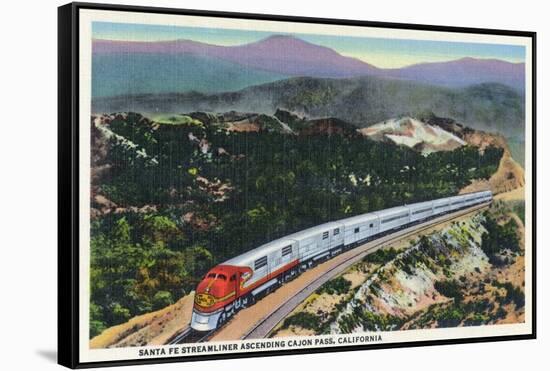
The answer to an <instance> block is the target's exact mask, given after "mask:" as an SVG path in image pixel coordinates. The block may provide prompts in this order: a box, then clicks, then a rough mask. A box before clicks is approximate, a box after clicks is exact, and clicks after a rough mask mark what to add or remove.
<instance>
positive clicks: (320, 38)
mask: <svg viewBox="0 0 550 371" xmlns="http://www.w3.org/2000/svg"><path fill="white" fill-rule="evenodd" d="M92 33H93V37H94V38H97V39H111V40H128V41H159V40H176V39H189V40H194V41H200V42H205V43H209V44H215V45H240V44H246V43H251V42H255V41H258V40H261V39H264V38H266V37H269V36H271V35H275V34H278V35H281V34H283V35H285V33H281V32H277V33H274V32H265V31H249V30H230V29H220V28H198V27H176V26H160V25H159V26H157V25H139V24H124V23H106V22H94V23H93V27H92ZM286 35H292V36H295V37H298V38H300V39H302V40H305V41H308V42H311V43H313V44H317V45H322V46H326V47H329V48H332V49H334V50H336V51H337V52H338V53H340V54H342V55H345V56H349V57H355V58H358V59H361V60H363V61H365V62H367V63H370V64H373V65H375V66H377V67H382V68H396V67H403V66H407V65H411V64H415V63H421V62H441V61H448V60H454V59H459V58H463V57H474V58H496V59H502V60H505V61H509V62H524V59H525V49H524V47H522V46H515V45H497V44H478V43H465V42H446V41H424V40H400V39H382V38H370V37H355V36H332V35H310V34H286Z"/></svg>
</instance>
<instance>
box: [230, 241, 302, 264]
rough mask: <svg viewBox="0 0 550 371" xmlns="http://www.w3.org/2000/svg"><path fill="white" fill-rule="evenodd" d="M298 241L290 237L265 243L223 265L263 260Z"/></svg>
mask: <svg viewBox="0 0 550 371" xmlns="http://www.w3.org/2000/svg"><path fill="white" fill-rule="evenodd" d="M295 242H296V241H294V240H292V239H289V238H288V236H285V237H282V238H279V239H277V240H274V241H271V242H268V243H265V244H263V245H260V246H258V247H256V248H254V249H252V250H249V251H247V252H245V253H243V254H241V255H237V256H235V257H234V258H231V259H229V260H227V261H225V262H223V263H222V264H223V265H242V264H243V263H245V262H248V261H254V260H256V259H259V258H261V257H262V256H265V255H268V254H270V253H272V252H273V251H276V250H280V249H282V248H283V247H285V246H288V245H292V244H293V243H295Z"/></svg>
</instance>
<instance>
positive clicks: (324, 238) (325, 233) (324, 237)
mask: <svg viewBox="0 0 550 371" xmlns="http://www.w3.org/2000/svg"><path fill="white" fill-rule="evenodd" d="M327 238H328V232H323V240H326V239H327Z"/></svg>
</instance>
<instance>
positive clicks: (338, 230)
mask: <svg viewBox="0 0 550 371" xmlns="http://www.w3.org/2000/svg"><path fill="white" fill-rule="evenodd" d="M337 234H340V228H334V235H335V236H336V235H337Z"/></svg>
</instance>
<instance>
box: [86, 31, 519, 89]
mask: <svg viewBox="0 0 550 371" xmlns="http://www.w3.org/2000/svg"><path fill="white" fill-rule="evenodd" d="M92 48H93V54H94V74H95V75H94V80H95V81H96V84H95V85H94V87H95V89H94V92H93V95H94V96H107V95H108V94H114V95H117V92H118V94H127V93H128V88H131V89H132V91H133V92H134V93H151V91H146V90H144V87H146V86H147V85H148V84H150V83H149V82H148V81H149V80H154V79H156V80H157V81H164V80H167V81H170V80H172V81H176V82H179V83H180V86H174V85H175V84H174V83H171V84H167V86H166V88H165V89H164V90H163V91H162V92H166V93H168V92H184V91H186V90H190V89H193V90H197V91H200V92H204V93H213V92H222V91H228V90H236V89H238V88H243V87H246V86H250V85H255V84H259V83H265V82H270V81H276V80H278V79H281V78H287V77H295V76H307V77H325V78H352V77H360V76H377V77H383V78H388V79H398V80H410V81H419V82H428V83H430V84H434V85H439V86H446V87H465V86H468V85H471V84H478V83H485V82H494V83H501V84H504V85H507V86H509V87H511V88H513V89H515V90H518V91H520V92H521V91H523V89H524V80H525V73H524V70H525V65H524V63H510V62H506V61H502V60H497V59H475V58H469V57H468V58H462V59H458V60H454V61H448V62H435V63H421V64H416V65H412V66H407V67H403V68H397V69H383V68H377V67H375V66H373V65H372V64H369V63H367V62H365V61H363V60H359V59H357V58H352V57H347V56H344V55H341V54H339V53H338V52H336V51H335V50H333V49H331V48H328V47H324V46H320V45H316V44H313V43H310V42H307V41H304V40H302V39H300V38H297V37H294V36H286V35H274V36H270V37H268V38H265V39H262V40H260V41H257V42H253V43H249V44H243V45H236V46H222V45H213V44H207V43H201V42H197V41H192V40H184V39H181V40H171V41H154V42H139V41H117V40H102V39H94V40H93V44H92ZM135 56H139V58H135ZM180 59H182V60H180ZM197 60H199V61H202V62H204V63H205V64H206V65H208V66H209V67H208V70H206V69H205V71H202V72H205V73H203V74H201V76H202V77H203V79H205V80H206V81H208V80H213V81H212V83H208V82H207V83H205V84H203V85H193V84H191V83H185V81H186V79H185V78H183V77H182V76H185V75H186V73H187V75H190V74H191V75H193V73H190V72H189V73H188V72H186V71H194V68H195V67H196V65H197V63H195V64H193V63H191V64H190V65H189V66H190V67H188V65H187V64H186V63H185V61H191V62H196V61H197ZM217 64H220V65H221V66H220V67H219V68H218V67H217ZM152 66H155V69H153V70H152V69H151V67H152ZM122 68H126V70H131V71H133V73H132V74H131V76H128V79H127V83H126V84H119V86H121V88H119V89H118V91H117V90H116V89H115V90H114V91H104V89H101V83H102V81H103V80H102V79H103V78H104V77H103V75H102V72H104V71H111V70H117V69H122ZM228 69H230V70H231V72H232V73H233V76H234V77H236V76H237V75H239V74H244V75H246V76H247V77H245V78H243V77H238V78H237V80H239V79H240V80H241V83H240V84H234V85H232V86H227V85H224V84H216V83H215V80H216V79H217V78H223V75H224V72H225V71H227V70H228ZM159 74H160V76H159ZM165 75H166V76H171V79H170V78H168V77H167V78H164V77H163V76H165ZM195 75H196V74H195ZM244 82H246V83H244ZM247 83H248V84H249V85H247ZM161 85H166V84H161ZM228 87H229V88H231V89H227V88H228ZM174 88H177V89H178V90H169V89H174ZM224 89H227V90H224Z"/></svg>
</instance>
